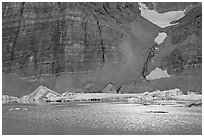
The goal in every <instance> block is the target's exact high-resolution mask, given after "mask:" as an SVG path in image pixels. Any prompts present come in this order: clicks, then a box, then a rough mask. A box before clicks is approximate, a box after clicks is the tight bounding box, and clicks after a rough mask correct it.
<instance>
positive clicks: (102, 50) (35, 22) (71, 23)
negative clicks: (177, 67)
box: [2, 2, 160, 92]
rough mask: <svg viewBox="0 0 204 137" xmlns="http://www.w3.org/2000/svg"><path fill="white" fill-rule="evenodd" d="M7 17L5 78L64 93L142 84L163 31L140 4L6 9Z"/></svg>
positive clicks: (13, 5) (20, 5)
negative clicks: (146, 16)
mask: <svg viewBox="0 0 204 137" xmlns="http://www.w3.org/2000/svg"><path fill="white" fill-rule="evenodd" d="M2 15H3V16H2V18H3V20H2V25H3V26H2V35H3V46H2V50H3V54H2V60H3V63H2V65H3V72H4V73H6V75H10V74H11V73H14V74H16V75H18V76H20V77H21V78H24V81H29V84H31V85H32V84H34V85H36V82H37V83H39V82H40V83H42V84H47V83H48V85H50V86H48V87H49V88H51V89H54V90H56V91H59V92H61V91H63V90H66V89H68V88H72V87H80V86H82V85H83V84H84V83H86V82H96V83H98V84H99V85H100V84H104V85H105V84H107V83H109V82H112V83H115V82H119V81H120V82H122V81H126V80H132V79H140V77H141V75H142V74H141V72H142V68H143V64H144V62H145V60H146V57H147V53H148V48H149V47H151V46H152V45H153V44H154V41H153V40H154V38H155V37H156V36H157V34H158V31H159V29H160V28H159V27H157V26H155V25H153V24H152V23H150V22H149V21H147V20H146V19H144V18H143V17H141V16H140V11H139V9H138V5H137V3H25V2H23V3H18V2H17V3H3V4H2ZM6 75H5V76H6ZM25 77H27V78H25ZM50 83H52V84H50ZM7 86H8V87H4V85H3V88H5V89H6V88H10V87H12V85H10V84H7ZM9 86H10V87H9ZM15 90H17V89H15Z"/></svg>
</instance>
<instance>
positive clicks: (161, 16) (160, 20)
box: [138, 2, 185, 28]
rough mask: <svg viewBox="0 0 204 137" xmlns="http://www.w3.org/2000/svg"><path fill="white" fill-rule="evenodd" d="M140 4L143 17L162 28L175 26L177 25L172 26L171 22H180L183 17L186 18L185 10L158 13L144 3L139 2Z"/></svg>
mask: <svg viewBox="0 0 204 137" xmlns="http://www.w3.org/2000/svg"><path fill="white" fill-rule="evenodd" d="M138 4H139V6H140V7H139V9H140V11H141V16H142V17H144V18H145V19H147V20H149V21H150V22H152V23H154V24H156V25H157V26H159V27H161V28H165V27H167V26H171V25H175V24H170V22H172V21H174V20H178V19H180V18H182V17H183V16H185V10H183V11H169V12H165V13H158V12H156V11H155V10H149V9H148V7H147V6H146V5H145V4H144V3H142V2H138Z"/></svg>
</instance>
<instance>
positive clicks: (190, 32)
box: [147, 4, 202, 75]
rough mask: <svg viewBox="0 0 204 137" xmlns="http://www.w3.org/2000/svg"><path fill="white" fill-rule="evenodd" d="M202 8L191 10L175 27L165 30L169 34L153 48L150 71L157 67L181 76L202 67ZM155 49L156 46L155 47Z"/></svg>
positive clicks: (149, 65) (149, 63)
mask: <svg viewBox="0 0 204 137" xmlns="http://www.w3.org/2000/svg"><path fill="white" fill-rule="evenodd" d="M201 11H202V6H201V4H199V5H197V6H195V7H194V8H193V9H191V10H190V11H189V12H188V13H187V14H186V15H185V17H183V18H181V19H180V20H178V21H176V22H175V23H179V24H177V25H175V26H171V27H167V28H165V29H164V30H165V31H166V33H167V34H168V36H167V38H166V39H165V41H164V42H163V43H162V44H160V45H156V46H157V48H158V49H159V50H156V49H155V48H153V50H152V54H151V55H152V56H151V59H150V61H148V68H147V69H148V70H147V72H148V73H149V72H151V71H152V70H153V69H154V68H155V67H161V68H162V69H167V70H168V73H169V74H173V75H180V74H183V73H188V72H191V71H192V70H198V71H200V72H201V67H202V25H201V24H202V12H201ZM153 47H154V46H153Z"/></svg>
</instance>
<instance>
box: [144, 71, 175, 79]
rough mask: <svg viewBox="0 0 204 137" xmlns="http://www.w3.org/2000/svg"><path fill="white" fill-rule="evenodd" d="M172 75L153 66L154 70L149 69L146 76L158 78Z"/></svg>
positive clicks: (147, 77)
mask: <svg viewBox="0 0 204 137" xmlns="http://www.w3.org/2000/svg"><path fill="white" fill-rule="evenodd" d="M171 76H172V75H169V74H168V73H167V70H164V71H163V70H161V69H160V68H155V70H153V71H151V72H150V74H149V75H148V76H146V79H147V80H154V79H159V78H165V77H171Z"/></svg>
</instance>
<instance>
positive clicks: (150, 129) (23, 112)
mask: <svg viewBox="0 0 204 137" xmlns="http://www.w3.org/2000/svg"><path fill="white" fill-rule="evenodd" d="M2 132H3V135H5V134H29V135H34V134H40V135H43V134H55V135H56V134H71V135H74V134H77V135H81V134H84V135H89V134H94V135H105V134H108V135H116V134H131V135H134V134H148V135H153V134H163V135H171V134H202V107H191V108H188V107H175V106H156V105H155V106H153V105H152V106H143V105H138V104H126V103H78V104H64V105H63V104H61V105H41V106H37V105H21V104H10V105H9V104H6V105H3V106H2Z"/></svg>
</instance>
